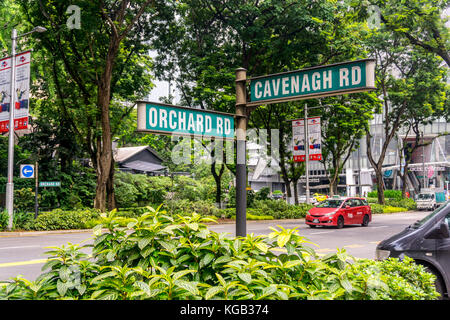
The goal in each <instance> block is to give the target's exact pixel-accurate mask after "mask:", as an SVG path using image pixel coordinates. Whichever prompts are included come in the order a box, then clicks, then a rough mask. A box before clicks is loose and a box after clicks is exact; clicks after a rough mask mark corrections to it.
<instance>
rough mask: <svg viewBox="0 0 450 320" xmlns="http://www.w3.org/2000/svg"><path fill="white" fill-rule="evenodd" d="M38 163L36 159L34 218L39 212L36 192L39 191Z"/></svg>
mask: <svg viewBox="0 0 450 320" xmlns="http://www.w3.org/2000/svg"><path fill="white" fill-rule="evenodd" d="M38 165H39V163H38V162H37V161H36V164H35V170H36V172H35V187H34V218H35V219H36V218H37V216H38V213H39V202H38V193H39V169H38Z"/></svg>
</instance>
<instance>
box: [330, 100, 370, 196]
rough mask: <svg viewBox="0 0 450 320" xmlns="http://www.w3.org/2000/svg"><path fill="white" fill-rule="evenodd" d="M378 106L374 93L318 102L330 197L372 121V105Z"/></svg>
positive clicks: (335, 190)
mask: <svg viewBox="0 0 450 320" xmlns="http://www.w3.org/2000/svg"><path fill="white" fill-rule="evenodd" d="M377 103H378V101H377V97H376V96H375V95H374V94H373V93H359V94H352V95H346V96H339V97H329V98H324V99H323V101H321V105H322V106H323V109H321V122H322V146H323V148H322V160H321V162H322V163H323V164H324V166H325V170H326V172H329V174H330V175H329V180H330V194H331V195H334V194H337V185H338V182H339V174H340V173H341V172H342V169H343V168H344V166H345V164H346V162H347V160H348V159H349V157H350V155H351V154H352V152H353V151H355V150H356V149H358V148H359V141H360V139H361V138H362V137H363V135H364V134H365V132H366V130H367V128H368V126H369V120H370V119H371V118H372V110H373V107H374V105H376V104H377Z"/></svg>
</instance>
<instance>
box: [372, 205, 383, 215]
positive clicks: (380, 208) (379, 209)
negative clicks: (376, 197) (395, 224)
mask: <svg viewBox="0 0 450 320" xmlns="http://www.w3.org/2000/svg"><path fill="white" fill-rule="evenodd" d="M369 205H370V209H371V211H372V214H379V213H383V207H384V206H383V205H382V204H378V203H370V204H369Z"/></svg>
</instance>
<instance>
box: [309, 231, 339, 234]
mask: <svg viewBox="0 0 450 320" xmlns="http://www.w3.org/2000/svg"><path fill="white" fill-rule="evenodd" d="M332 232H334V231H320V232H313V233H310V234H324V233H332Z"/></svg>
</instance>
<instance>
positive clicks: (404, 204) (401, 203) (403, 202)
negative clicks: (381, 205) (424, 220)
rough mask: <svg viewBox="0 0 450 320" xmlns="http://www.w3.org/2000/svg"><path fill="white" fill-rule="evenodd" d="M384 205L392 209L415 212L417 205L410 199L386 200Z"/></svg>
mask: <svg viewBox="0 0 450 320" xmlns="http://www.w3.org/2000/svg"><path fill="white" fill-rule="evenodd" d="M386 204H387V205H389V206H392V207H401V208H406V209H408V210H416V209H417V203H416V202H415V201H414V199H411V198H404V199H400V200H397V199H388V200H386Z"/></svg>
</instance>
